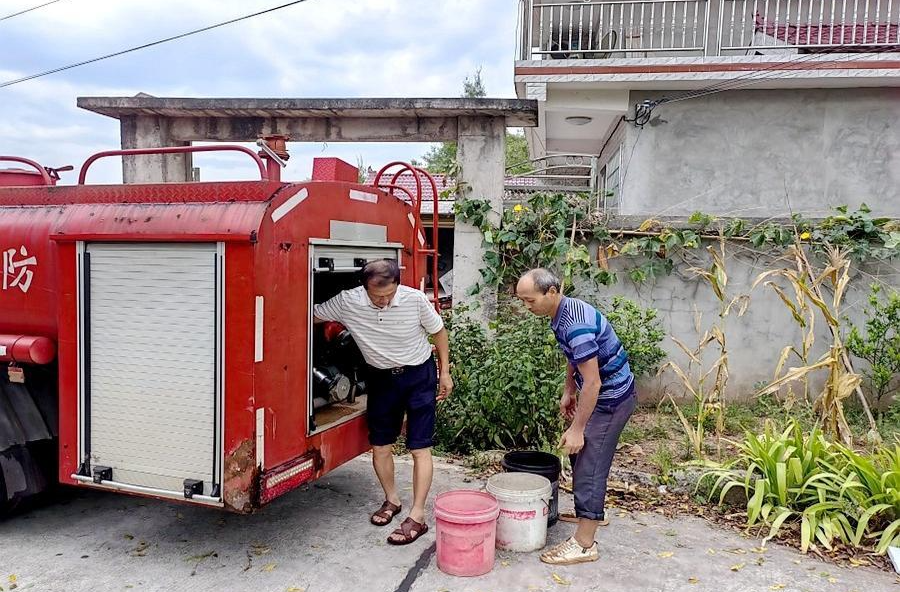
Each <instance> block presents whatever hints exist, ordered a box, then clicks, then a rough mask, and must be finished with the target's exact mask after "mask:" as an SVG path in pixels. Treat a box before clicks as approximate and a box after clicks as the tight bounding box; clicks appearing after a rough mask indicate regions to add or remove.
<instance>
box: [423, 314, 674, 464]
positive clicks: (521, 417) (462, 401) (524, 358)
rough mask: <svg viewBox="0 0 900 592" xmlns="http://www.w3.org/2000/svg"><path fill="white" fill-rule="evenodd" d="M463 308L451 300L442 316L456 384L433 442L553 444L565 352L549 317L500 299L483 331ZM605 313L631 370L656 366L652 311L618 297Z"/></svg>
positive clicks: (468, 448) (447, 445)
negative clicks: (450, 306) (493, 317)
mask: <svg viewBox="0 0 900 592" xmlns="http://www.w3.org/2000/svg"><path fill="white" fill-rule="evenodd" d="M465 312H466V311H465V309H464V308H463V307H457V308H456V309H455V312H454V313H452V314H451V315H450V316H449V317H448V319H447V327H448V330H449V332H450V361H451V363H452V374H453V382H454V384H455V389H454V391H453V395H452V396H451V397H449V398H448V399H447V400H446V401H444V402H443V403H441V405H440V407H439V409H438V424H437V433H436V437H437V442H438V447H439V448H441V449H443V450H446V451H452V452H461V453H469V452H472V451H474V450H488V449H494V448H502V449H505V448H544V449H549V448H552V447H554V446H555V445H556V444H557V442H558V441H559V437H560V435H561V433H562V427H563V424H562V420H561V418H560V415H559V396H560V394H561V393H562V386H563V383H564V380H565V368H566V360H565V358H564V357H563V355H562V353H561V352H560V350H559V346H558V345H557V343H556V338H555V337H554V336H553V332H552V331H551V329H550V324H549V322H548V320H547V319H546V318H540V317H535V316H534V315H532V314H531V313H529V312H528V311H526V310H524V309H523V308H522V307H521V306H519V305H518V304H517V303H514V302H504V303H502V304H501V306H500V311H499V313H498V316H497V319H496V320H495V321H493V322H492V323H491V325H490V328H489V331H488V332H486V331H485V330H484V328H483V327H482V326H481V325H479V324H478V323H477V322H474V321H472V320H470V319H469V318H467V317H466V315H465ZM605 314H607V316H608V318H609V320H610V322H611V323H612V324H613V327H615V329H616V332H617V334H618V335H619V338H620V339H621V340H622V343H623V345H624V346H625V349H626V350H627V351H628V353H629V359H630V363H631V368H632V370H633V371H636V373H637V372H652V371H654V370H655V369H656V367H657V366H658V365H659V362H660V360H661V359H662V357H663V356H664V355H665V354H664V352H663V351H662V350H661V349H660V348H659V346H658V344H659V342H660V341H661V340H662V338H663V332H662V330H660V329H659V322H658V320H657V319H656V311H655V310H644V309H642V308H640V307H639V306H638V305H636V304H635V303H633V302H631V301H629V300H627V299H624V298H616V299H614V300H613V302H612V305H611V307H609V309H608V310H607V311H605ZM632 352H634V353H632Z"/></svg>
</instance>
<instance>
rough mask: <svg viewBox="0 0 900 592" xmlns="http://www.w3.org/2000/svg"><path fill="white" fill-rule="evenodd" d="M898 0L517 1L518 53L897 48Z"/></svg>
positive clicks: (527, 56)
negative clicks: (518, 14)
mask: <svg viewBox="0 0 900 592" xmlns="http://www.w3.org/2000/svg"><path fill="white" fill-rule="evenodd" d="M898 23H900V0H606V1H596V2H595V1H590V0H584V1H575V0H570V1H568V2H561V1H554V0H547V1H545V0H520V16H519V31H520V33H521V35H520V37H519V40H518V44H519V53H518V55H519V58H520V59H523V60H532V59H540V60H544V59H605V58H610V57H647V56H650V55H655V56H685V55H700V56H703V55H723V54H735V53H738V54H740V53H750V52H756V51H758V50H767V51H766V53H768V52H771V51H790V52H792V53H796V52H799V51H807V52H817V51H883V50H884V49H885V48H888V49H891V50H896V51H900V47H898V46H900V31H898V29H900V27H898Z"/></svg>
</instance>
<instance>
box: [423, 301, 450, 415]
mask: <svg viewBox="0 0 900 592" xmlns="http://www.w3.org/2000/svg"><path fill="white" fill-rule="evenodd" d="M419 294H420V296H421V298H419V322H420V323H421V324H422V327H423V328H424V329H425V331H427V332H428V334H429V335H431V337H432V340H433V341H434V346H435V348H436V349H437V354H438V363H439V364H440V372H441V373H440V377H439V381H438V396H437V400H438V401H441V400H443V399H444V398H445V397H447V396H448V395H449V394H450V392H451V391H453V379H452V378H451V377H450V337H449V336H448V335H447V328H446V327H444V320H443V319H442V318H441V315H439V314H438V313H437V311H436V310H434V306H432V305H431V302H429V301H428V297H427V296H425V294H423V293H421V292H419Z"/></svg>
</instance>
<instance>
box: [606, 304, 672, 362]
mask: <svg viewBox="0 0 900 592" xmlns="http://www.w3.org/2000/svg"><path fill="white" fill-rule="evenodd" d="M597 308H599V309H600V311H601V312H602V313H603V314H604V315H605V316H606V318H607V319H608V320H609V322H610V324H612V326H613V329H615V331H616V335H617V336H618V337H619V339H620V340H621V341H622V345H623V346H624V347H625V351H627V352H628V364H629V365H630V366H631V371H632V372H633V373H634V375H635V376H644V375H649V374H653V373H654V372H656V370H657V369H658V368H659V365H660V363H661V362H662V361H663V360H664V359H665V358H666V352H665V351H664V350H663V349H662V348H661V347H659V343H660V342H661V341H662V340H663V338H664V337H665V336H666V334H665V332H664V331H663V330H662V328H661V327H660V323H659V320H658V319H657V311H656V309H655V308H641V307H640V306H639V305H638V304H637V303H636V302H633V301H631V300H628V299H627V298H623V297H621V296H616V297H615V298H613V301H612V305H611V306H605V305H602V304H601V305H599V306H597Z"/></svg>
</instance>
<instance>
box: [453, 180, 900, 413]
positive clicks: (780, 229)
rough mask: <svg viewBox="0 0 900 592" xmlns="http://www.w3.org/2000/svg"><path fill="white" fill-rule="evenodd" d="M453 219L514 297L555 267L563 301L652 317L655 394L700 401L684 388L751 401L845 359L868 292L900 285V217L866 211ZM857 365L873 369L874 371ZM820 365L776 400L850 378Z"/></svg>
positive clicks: (478, 205) (462, 212)
mask: <svg viewBox="0 0 900 592" xmlns="http://www.w3.org/2000/svg"><path fill="white" fill-rule="evenodd" d="M455 211H456V216H457V219H458V220H463V221H467V222H469V223H471V224H472V225H473V226H475V227H477V228H479V229H480V230H481V231H482V233H483V236H484V246H485V258H484V267H483V268H482V269H481V274H482V283H483V285H485V286H489V287H499V288H500V289H501V292H502V291H503V290H506V291H509V290H510V286H511V285H513V284H514V282H515V280H516V279H517V278H518V277H519V275H520V274H521V273H522V272H524V271H525V270H527V269H529V268H531V267H534V266H536V265H540V266H545V267H551V268H554V269H556V270H557V271H559V273H560V276H561V277H562V278H563V279H564V289H565V291H566V294H570V295H577V296H580V297H582V298H584V299H585V300H588V301H590V302H592V303H594V304H595V305H598V307H599V308H600V309H601V310H606V309H609V308H610V303H611V301H612V300H613V298H614V297H616V296H619V297H625V298H627V299H630V300H632V301H634V302H635V303H637V304H638V305H639V306H641V307H644V308H648V309H651V310H655V311H656V312H657V317H658V322H659V323H660V324H661V329H662V331H663V332H664V333H665V335H666V336H665V338H664V339H663V340H662V342H661V343H660V344H659V345H660V346H661V347H662V348H663V349H664V350H665V351H666V353H667V355H668V363H667V364H664V365H663V369H662V371H661V372H660V373H658V374H656V373H653V372H650V373H647V374H645V375H644V376H643V377H642V378H640V379H639V380H640V385H641V394H642V396H643V397H644V398H649V399H660V398H662V397H665V396H667V395H671V396H674V397H680V396H684V395H692V394H694V393H691V389H690V388H688V387H686V383H691V384H693V385H694V386H695V387H696V386H697V385H701V387H702V388H704V389H713V390H716V391H717V392H721V393H722V398H724V399H726V400H732V401H735V400H746V399H749V398H750V397H752V396H753V395H754V393H756V392H757V391H759V389H760V388H762V387H764V386H766V384H768V383H773V382H774V381H775V380H776V379H778V378H779V377H781V378H783V377H784V376H785V375H786V374H787V373H788V372H790V371H791V370H790V369H791V368H798V367H806V366H809V365H814V364H816V363H818V362H822V360H823V358H822V356H823V355H824V354H826V353H828V352H831V351H832V348H833V347H835V346H838V350H837V351H838V352H839V354H840V355H835V356H834V357H835V358H836V359H837V358H839V357H843V354H842V353H840V351H841V350H842V349H843V347H842V345H843V343H844V341H845V340H846V338H847V336H848V335H849V333H850V330H851V328H852V326H853V325H857V326H862V325H863V324H864V323H865V319H866V314H865V310H866V307H867V305H868V300H869V295H870V290H871V286H872V285H873V284H876V285H878V286H881V287H882V288H883V292H884V293H891V292H892V291H893V292H896V290H897V289H898V288H900V221H897V220H892V219H889V218H878V217H876V213H872V212H871V211H870V210H869V209H868V208H867V207H866V206H865V205H863V206H862V207H861V208H860V209H859V210H856V211H848V210H847V208H836V209H835V210H834V214H833V215H832V216H829V217H827V218H824V219H817V220H808V219H804V218H803V217H802V216H799V215H796V216H794V217H793V218H791V219H788V220H773V219H765V220H763V219H759V220H744V219H739V218H722V219H716V218H713V217H712V216H708V215H705V214H702V213H700V212H697V213H695V214H693V215H692V216H690V217H689V218H668V219H663V220H656V219H650V220H645V219H643V218H641V219H638V218H634V217H621V218H614V219H607V218H605V217H604V216H603V214H602V212H598V211H595V210H593V209H592V208H591V207H590V205H589V204H587V203H586V201H585V200H584V199H580V198H578V197H573V196H564V195H542V194H535V195H534V196H532V197H531V198H530V199H529V200H528V201H527V202H526V203H525V204H520V205H516V206H515V207H514V208H510V209H508V210H506V211H505V212H504V213H503V216H502V219H501V222H500V224H499V225H496V224H494V223H492V222H491V221H490V220H489V219H488V217H487V215H486V212H487V206H486V204H485V203H483V202H481V201H480V200H460V201H458V202H457V203H456V206H455ZM792 277H793V280H792ZM835 292H838V293H839V297H838V298H835ZM835 334H836V335H837V336H838V339H837V340H836V339H835ZM626 345H627V344H626ZM850 359H851V361H852V364H853V369H854V371H855V372H857V373H861V374H865V372H866V370H867V366H866V364H865V363H864V362H861V361H860V360H859V359H856V358H850ZM818 370H819V371H815V372H810V373H808V374H804V375H803V376H802V377H800V378H802V380H800V381H797V382H794V383H793V384H791V385H786V386H785V388H783V389H781V394H782V395H787V396H791V394H792V393H793V395H795V396H798V397H803V396H804V393H808V398H809V400H814V399H816V398H817V397H818V395H819V394H820V392H821V391H822V387H823V385H824V384H825V382H826V381H827V380H828V379H829V376H831V379H832V380H836V379H838V378H841V377H842V376H843V374H845V373H846V372H845V369H844V368H843V365H842V366H841V368H840V370H839V371H837V373H836V374H829V367H828V365H826V364H823V365H821V366H819V367H818ZM895 372H896V371H895ZM847 380H848V381H849V380H850V379H849V378H848V379H847ZM854 380H855V378H854ZM701 383H702V384H701ZM847 385H848V386H851V384H850V382H848V383H847ZM852 386H853V387H854V388H851V390H853V391H855V385H852ZM695 390H696V389H695ZM845 390H846V389H845Z"/></svg>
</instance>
